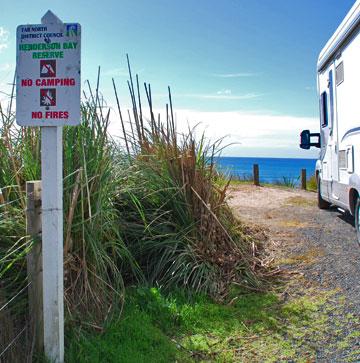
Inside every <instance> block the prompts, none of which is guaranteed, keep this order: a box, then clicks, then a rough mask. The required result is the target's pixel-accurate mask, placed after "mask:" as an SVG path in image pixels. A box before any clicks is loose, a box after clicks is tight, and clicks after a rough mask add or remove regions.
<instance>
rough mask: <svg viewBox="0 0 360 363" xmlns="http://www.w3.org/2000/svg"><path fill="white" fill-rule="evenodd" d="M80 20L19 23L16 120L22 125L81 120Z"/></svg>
mask: <svg viewBox="0 0 360 363" xmlns="http://www.w3.org/2000/svg"><path fill="white" fill-rule="evenodd" d="M80 45H81V27H80V24H77V23H70V24H68V23H62V22H60V21H59V22H53V23H45V24H35V25H19V26H18V28H17V34H16V49H17V50H16V121H17V123H18V124H19V125H20V126H66V125H69V126H74V125H78V124H79V123H80Z"/></svg>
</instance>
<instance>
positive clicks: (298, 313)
mask: <svg viewBox="0 0 360 363" xmlns="http://www.w3.org/2000/svg"><path fill="white" fill-rule="evenodd" d="M302 283H303V281H301V277H298V278H297V279H296V281H295V284H296V285H297V286H299V284H300V285H301V284H302ZM286 285H287V287H286V290H287V291H291V292H293V290H292V288H291V286H290V284H286ZM341 301H342V300H341V295H339V293H338V292H337V291H335V290H330V291H322V290H319V289H318V288H314V289H301V292H300V291H298V293H297V294H291V295H289V294H288V293H283V294H281V293H279V291H277V292H276V291H269V292H266V293H251V292H249V291H247V292H244V291H242V292H241V291H239V290H238V289H234V290H233V291H232V292H231V294H230V295H229V296H228V298H227V299H226V301H225V302H224V303H223V304H218V303H216V302H214V301H213V300H211V299H210V298H209V297H207V296H205V295H200V294H196V295H194V296H193V297H192V299H190V300H189V299H188V298H187V297H186V298H185V297H184V295H183V293H182V292H181V291H177V292H173V293H172V294H168V295H164V294H163V293H162V292H161V291H160V290H159V289H156V288H150V289H149V288H134V289H132V290H129V295H128V298H127V300H126V302H125V308H124V312H123V315H122V320H120V321H119V322H113V323H111V324H110V325H109V326H107V327H106V329H105V331H104V332H103V334H97V335H94V334H93V333H91V332H85V331H84V330H80V329H74V330H73V331H72V333H71V336H69V339H68V340H69V341H71V343H70V346H69V348H68V351H67V352H68V356H67V361H68V362H69V363H72V362H89V361H91V362H94V363H95V362H104V361H106V362H127V363H132V362H134V363H135V362H136V363H137V362H154V363H155V362H175V361H177V362H239V361H241V362H278V361H279V360H284V361H296V362H309V361H314V360H315V359H316V357H317V354H318V352H319V347H323V345H324V342H325V341H326V346H324V347H323V350H324V351H326V350H331V349H335V350H336V349H340V348H341V347H342V346H345V345H347V346H349V347H351V346H352V345H354V343H355V341H356V339H357V337H356V336H342V335H341V334H340V335H339V331H338V329H339V326H341V325H343V326H346V324H348V323H349V322H352V323H353V322H354V319H355V317H354V316H343V314H341V313H340V311H341V309H342V302H341ZM329 312H331V316H332V318H331V317H330V315H329ZM358 322H359V321H358ZM336 331H337V333H336ZM353 353H354V352H351V353H349V355H348V356H347V359H345V361H349V362H351V361H355V360H356V356H357V355H356V354H353ZM357 354H359V351H358V352H357ZM353 358H354V359H353Z"/></svg>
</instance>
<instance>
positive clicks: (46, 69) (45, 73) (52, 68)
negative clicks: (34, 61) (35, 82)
mask: <svg viewBox="0 0 360 363" xmlns="http://www.w3.org/2000/svg"><path fill="white" fill-rule="evenodd" d="M40 77H56V60H54V59H53V60H41V61H40Z"/></svg>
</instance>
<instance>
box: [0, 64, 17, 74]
mask: <svg viewBox="0 0 360 363" xmlns="http://www.w3.org/2000/svg"><path fill="white" fill-rule="evenodd" d="M13 70H15V64H10V63H3V64H0V72H8V71H13Z"/></svg>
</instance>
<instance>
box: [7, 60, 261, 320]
mask: <svg viewBox="0 0 360 363" xmlns="http://www.w3.org/2000/svg"><path fill="white" fill-rule="evenodd" d="M128 65H129V76H130V80H129V81H128V88H129V93H130V99H131V102H132V114H131V113H130V112H128V120H124V118H123V115H122V110H121V106H120V102H119V100H118V96H117V95H118V93H117V89H116V86H115V82H114V81H113V85H114V93H115V96H116V100H117V106H118V110H117V111H118V114H119V116H120V121H121V126H122V131H123V140H122V142H121V143H120V144H119V143H116V142H115V141H114V140H113V139H112V137H111V136H110V135H109V133H108V127H109V122H110V110H109V108H107V107H106V103H105V101H104V100H103V99H102V97H101V95H100V92H99V80H100V70H99V73H98V81H97V85H96V90H95V91H94V90H93V89H92V88H91V87H90V85H89V84H88V89H87V90H86V91H85V92H84V97H83V100H82V106H81V117H82V124H81V125H80V126H77V127H68V128H67V127H65V128H64V136H63V146H64V156H63V161H64V221H65V223H64V287H65V307H66V312H67V321H68V322H69V323H71V321H75V322H77V323H79V324H80V325H84V326H99V324H102V323H103V322H104V321H105V320H106V319H107V318H108V317H109V314H111V312H112V311H119V308H121V306H122V303H123V300H124V293H125V288H124V287H125V285H126V284H134V283H135V284H138V283H140V284H144V283H146V284H149V285H157V286H160V287H163V288H172V287H175V286H177V287H182V288H185V289H186V290H187V291H193V290H195V291H201V292H205V293H208V294H211V295H212V296H215V297H222V296H224V295H225V294H226V293H227V291H228V290H229V287H230V286H231V285H232V284H238V285H245V286H248V287H251V288H259V286H260V285H261V270H262V268H263V267H262V263H261V261H260V258H259V250H260V249H261V243H259V241H257V240H256V239H255V238H254V237H252V236H251V235H250V234H249V233H248V232H249V229H247V228H244V226H242V224H241V223H240V222H239V221H237V220H236V219H235V217H234V216H233V214H232V212H231V210H230V209H229V208H228V206H227V204H226V195H227V188H228V185H229V183H228V182H226V183H225V184H224V183H218V180H219V178H220V176H219V174H218V173H217V171H216V167H215V164H214V157H215V155H216V153H217V150H218V149H219V142H217V143H215V144H209V143H207V142H206V140H205V137H202V138H200V140H197V139H196V138H195V135H194V130H189V131H188V132H187V133H186V134H184V135H181V134H179V133H178V132H177V129H176V124H175V120H174V116H173V114H174V113H173V106H172V99H171V93H170V89H169V103H168V104H167V105H166V116H165V119H164V120H163V121H162V120H161V118H160V115H156V116H155V115H154V112H153V104H152V94H151V87H150V85H148V84H144V91H143V92H142V91H141V89H140V86H139V80H138V76H137V75H136V78H135V80H136V82H135V86H134V82H133V80H134V78H133V76H132V73H131V69H130V64H129V63H128ZM144 93H145V96H146V100H147V104H148V113H149V115H150V116H149V118H145V116H144V114H145V111H144V110H143V104H144V102H143V101H142V100H141V95H142V94H144ZM11 103H12V98H11V100H10V104H9V107H8V108H7V109H6V110H4V109H0V113H1V125H0V188H1V190H2V192H3V197H2V199H0V213H1V215H0V278H1V286H0V287H1V296H5V301H6V299H9V298H10V297H11V296H12V295H13V294H14V293H16V291H17V289H18V288H19V287H21V286H24V284H26V263H25V258H24V256H25V255H26V253H27V251H28V250H29V249H30V248H31V245H32V243H33V241H31V240H30V239H29V238H27V237H26V233H25V225H24V219H25V218H24V217H25V216H24V211H25V208H26V196H25V192H24V190H25V182H26V181H27V180H34V179H39V178H40V167H41V166H40V130H39V129H38V128H19V127H17V126H16V125H15V117H14V112H13V110H12V105H11ZM126 121H128V122H126ZM219 185H222V186H221V187H220V186H219ZM16 281H19V283H20V285H19V286H16V283H15V282H16ZM114 308H115V309H114ZM22 311H23V312H24V314H23V316H24V320H26V300H24V307H23V309H22Z"/></svg>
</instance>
